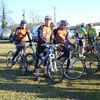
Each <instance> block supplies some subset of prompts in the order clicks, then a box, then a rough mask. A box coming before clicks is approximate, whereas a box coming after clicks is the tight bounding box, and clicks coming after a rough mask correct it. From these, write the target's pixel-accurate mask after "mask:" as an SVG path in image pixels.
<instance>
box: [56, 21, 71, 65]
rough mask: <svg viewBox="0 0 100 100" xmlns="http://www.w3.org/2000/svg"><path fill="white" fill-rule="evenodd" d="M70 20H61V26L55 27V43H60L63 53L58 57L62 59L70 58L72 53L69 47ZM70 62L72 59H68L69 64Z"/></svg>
mask: <svg viewBox="0 0 100 100" xmlns="http://www.w3.org/2000/svg"><path fill="white" fill-rule="evenodd" d="M67 28H68V22H67V21H66V20H61V21H60V23H59V27H58V28H56V29H54V43H57V44H60V47H59V49H60V51H62V52H63V54H62V55H61V56H60V57H58V59H59V60H60V59H61V58H63V57H64V58H65V57H66V58H68V57H69V55H70V50H69V49H68V45H69V42H70V41H69V36H68V29H67ZM69 64H70V59H68V62H67V66H69Z"/></svg>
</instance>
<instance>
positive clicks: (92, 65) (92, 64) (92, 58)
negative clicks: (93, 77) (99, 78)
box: [85, 53, 99, 74]
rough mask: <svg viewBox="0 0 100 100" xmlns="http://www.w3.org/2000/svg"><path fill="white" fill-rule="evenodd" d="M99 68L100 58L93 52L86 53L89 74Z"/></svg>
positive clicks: (86, 69)
mask: <svg viewBox="0 0 100 100" xmlns="http://www.w3.org/2000/svg"><path fill="white" fill-rule="evenodd" d="M98 68H99V58H98V57H97V56H96V55H95V54H93V53H90V54H88V55H86V59H85V71H86V73H89V74H93V73H96V72H97V71H98Z"/></svg>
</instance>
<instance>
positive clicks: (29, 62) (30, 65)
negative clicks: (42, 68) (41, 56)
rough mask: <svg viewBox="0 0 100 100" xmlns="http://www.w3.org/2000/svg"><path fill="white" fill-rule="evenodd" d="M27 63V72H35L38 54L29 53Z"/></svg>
mask: <svg viewBox="0 0 100 100" xmlns="http://www.w3.org/2000/svg"><path fill="white" fill-rule="evenodd" d="M26 62H27V71H34V69H35V67H34V66H35V64H36V53H33V54H32V53H27V54H26Z"/></svg>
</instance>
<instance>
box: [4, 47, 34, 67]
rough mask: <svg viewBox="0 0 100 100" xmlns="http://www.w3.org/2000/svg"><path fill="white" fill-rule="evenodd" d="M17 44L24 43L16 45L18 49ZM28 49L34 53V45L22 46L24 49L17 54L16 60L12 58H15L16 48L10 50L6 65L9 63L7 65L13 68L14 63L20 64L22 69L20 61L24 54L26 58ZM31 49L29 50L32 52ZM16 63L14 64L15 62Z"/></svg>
mask: <svg viewBox="0 0 100 100" xmlns="http://www.w3.org/2000/svg"><path fill="white" fill-rule="evenodd" d="M16 46H22V45H15V47H14V48H15V49H16ZM27 49H28V50H29V49H30V51H32V53H33V52H34V49H33V48H32V46H30V45H28V46H26V47H22V50H21V51H20V52H19V54H18V55H17V56H16V58H15V60H14V62H13V61H12V58H13V56H14V53H15V51H14V50H12V51H9V52H8V53H7V56H6V65H7V67H8V68H11V67H12V66H13V65H15V64H19V68H20V69H21V66H20V62H21V60H22V56H23V55H24V56H23V57H24V58H25V55H26V51H27ZM30 51H29V52H30ZM13 63H14V64H13Z"/></svg>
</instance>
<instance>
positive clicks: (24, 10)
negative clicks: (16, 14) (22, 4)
mask: <svg viewBox="0 0 100 100" xmlns="http://www.w3.org/2000/svg"><path fill="white" fill-rule="evenodd" d="M22 16H23V20H25V9H23V15H22Z"/></svg>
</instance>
